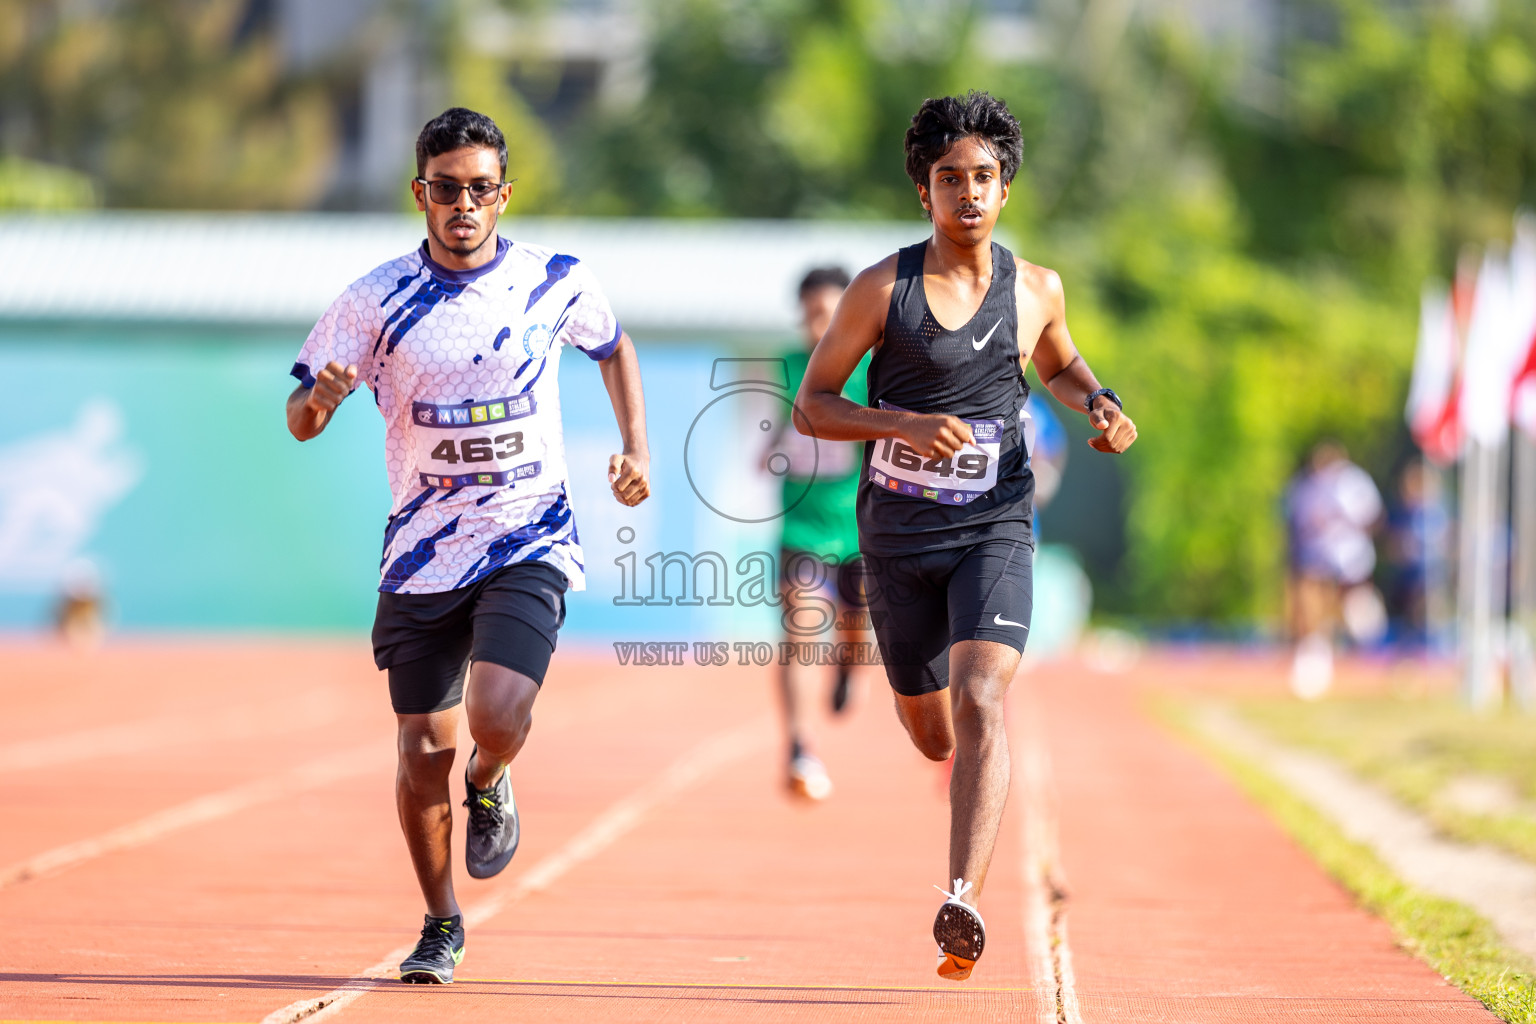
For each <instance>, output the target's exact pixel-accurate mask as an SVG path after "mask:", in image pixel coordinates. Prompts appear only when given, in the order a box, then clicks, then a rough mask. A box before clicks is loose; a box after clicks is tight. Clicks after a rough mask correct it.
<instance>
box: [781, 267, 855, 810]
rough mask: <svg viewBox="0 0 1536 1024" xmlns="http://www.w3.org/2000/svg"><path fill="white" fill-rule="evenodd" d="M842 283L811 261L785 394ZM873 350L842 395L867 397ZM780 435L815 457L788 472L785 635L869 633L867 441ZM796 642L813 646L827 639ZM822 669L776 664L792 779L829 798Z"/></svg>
mask: <svg viewBox="0 0 1536 1024" xmlns="http://www.w3.org/2000/svg"><path fill="white" fill-rule="evenodd" d="M847 287H848V273H847V271H845V270H843V269H842V268H841V267H821V268H817V269H815V270H812V271H810V272H809V273H808V274H806V275H805V279H804V280H803V281H801V282H800V314H801V317H800V325H801V330H802V334H803V337H804V340H805V346H804V348H801V349H798V350H796V351H793V352H788V353H786V354H785V357H784V360H785V364H786V366H787V368H788V371H789V391H790V394H794V393H795V392H797V391H798V390H799V389H800V379H801V378H802V377H803V376H805V368H806V365H807V364H808V363H809V362H810V358H811V349H813V348H815V347H816V343H817V342H818V341H820V340H821V336H822V335H823V334H824V333H826V330H827V326H828V325H829V324H830V323H831V322H832V312H833V310H835V309H836V308H837V300H838V299H839V298H840V297H841V296H842V294H843V289H845V288H847ZM869 358H870V357H869V355H868V354H866V355H865V357H864V361H863V362H862V363H860V364H859V367H858V368H857V369H856V370H855V371H854V372H853V375H852V376H851V377H849V379H848V384H847V386H846V387H844V389H843V394H844V396H846V397H847V398H849V399H851V400H852V401H855V402H858V403H859V404H860V405H863V404H865V403H866V401H867V395H866V388H865V380H864V377H865V373H866V371H867V370H868V369H869ZM780 441H781V444H789V445H796V444H801V445H804V446H805V447H807V449H812V448H813V451H811V450H808V451H807V452H804V453H801V457H799V458H795V459H793V460H792V463H793V464H794V465H795V466H797V467H799V466H809V465H814V466H815V467H816V470H815V476H814V477H811V478H809V479H807V478H806V477H801V476H793V475H790V476H786V477H785V478H784V506H785V510H784V518H783V534H782V536H781V538H780V546H781V553H780V560H779V567H780V569H779V571H780V575H779V589H780V593H781V594H782V596H783V598H784V619H783V621H784V627H785V640H787V641H790V642H795V643H801V644H817V645H819V644H825V643H831V644H834V645H835V644H855V643H859V642H861V641H868V640H869V636H868V634H867V633H866V632H865V631H866V630H867V629H868V622H867V617H868V613H867V612H865V610H864V586H863V562H862V560H861V559H860V557H859V524H858V519H857V518H856V516H857V510H856V504H857V500H858V493H859V478H860V476H861V475H862V470H863V463H864V458H863V454H864V453H863V449H864V446H863V444H861V443H860V442H857V441H852V442H850V441H813V440H812V439H811V438H809V437H805V436H803V435H800V434H798V433H797V432H794V431H793V429H792V428H791V429H790V430H789V431H786V436H785V437H783V438H781V439H780ZM801 650H803V651H806V652H807V653H810V652H819V651H824V650H825V648H819V647H809V648H801ZM832 650H833V656H834V657H833V660H834V661H835V662H836V664H835V666H834V667H835V669H836V672H837V678H836V683H835V684H834V686H833V690H832V710H833V711H834V712H841V711H842V710H843V709H844V708H846V707H847V706H848V675H849V670H850V664H849V662H850V660H851V659H850V657H849V650H850V648H848V647H843V648H841V649H839V648H837V647H835V646H834V647H833V649H832ZM781 660H783V659H781ZM825 670H826V666H825V663H824V662H823V661H822V660H821V659H820V658H819V657H815V656H813V657H809V658H806V657H796V658H791V659H789V660H788V663H787V664H785V665H783V666H782V668H781V670H780V671H781V676H780V679H779V683H780V691H781V692H782V694H783V699H784V720H785V728H786V730H787V731H788V734H789V787H790V789H791V790H792V791H794V792H795V793H798V794H799V795H801V796H804V797H808V798H809V799H812V800H823V799H826V797H828V796H829V795H831V792H832V781H831V779H829V778H828V777H827V771H826V768H825V767H824V766H823V765H822V763H821V761H820V759H819V758H817V757H816V756H815V755H814V754H812V753H811V751H810V748H809V743H808V741H809V736H808V732H807V728H806V725H807V723H806V718H807V715H806V708H807V707H808V705H809V703H810V701H809V695H810V693H811V691H812V689H813V687H814V685H815V681H816V680H817V679H818V678H820V677H821V676H822V675H823V673H824V672H825Z"/></svg>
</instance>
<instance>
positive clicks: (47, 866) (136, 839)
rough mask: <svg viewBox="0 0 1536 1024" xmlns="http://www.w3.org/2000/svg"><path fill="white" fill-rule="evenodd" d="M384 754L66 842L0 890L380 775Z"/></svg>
mask: <svg viewBox="0 0 1536 1024" xmlns="http://www.w3.org/2000/svg"><path fill="white" fill-rule="evenodd" d="M384 753H385V751H384V750H383V749H382V748H380V747H379V746H378V745H377V744H369V745H368V746H363V747H354V748H352V749H350V750H345V751H342V752H341V753H338V754H332V755H331V756H329V757H324V758H320V759H319V760H316V761H311V762H309V763H308V764H303V765H299V766H298V767H297V768H293V769H290V770H289V771H286V772H283V773H282V774H280V775H273V776H269V777H267V778H264V779H257V780H256V781H254V782H247V783H244V784H242V785H239V786H234V787H232V788H230V789H226V790H222V791H220V792H218V793H209V794H208V795H206V796H200V797H197V798H195V799H192V800H188V801H187V802H186V803H184V804H178V805H176V806H175V807H168V808H166V809H165V810H163V811H156V812H155V813H154V814H151V815H149V816H148V817H145V818H140V819H139V820H138V821H134V822H129V823H128V824H126V825H122V826H120V827H118V828H115V829H112V830H111V831H110V832H106V833H103V834H102V835H99V836H93V837H91V838H89V839H81V840H79V841H77V842H73V843H66V844H65V845H63V846H58V847H55V848H54V849H52V850H48V851H47V852H45V853H40V854H38V855H37V856H35V857H30V858H28V859H27V860H24V861H22V862H20V863H18V864H12V865H11V866H10V867H7V868H0V889H3V888H5V887H7V886H11V885H17V884H20V883H22V882H30V881H34V880H36V879H39V878H42V877H44V876H46V875H53V874H57V873H58V872H60V871H64V870H66V869H68V868H72V867H75V866H77V865H79V864H83V863H85V862H86V861H89V860H94V859H96V858H97V857H101V856H103V855H105V854H108V853H113V852H116V851H118V850H128V849H132V848H133V847H135V846H143V845H144V844H145V843H149V842H153V841H154V840H156V839H159V838H160V837H162V836H164V835H167V834H169V833H171V832H176V831H178V830H180V829H184V828H187V827H189V826H191V825H199V824H202V823H204V822H208V821H215V820H217V819H219V818H227V817H229V816H230V815H231V814H236V813H238V812H240V811H243V810H246V809H248V808H251V807H254V806H256V805H257V804H264V803H271V802H272V801H274V800H280V799H283V798H285V797H289V796H292V795H293V794H295V793H301V792H303V791H305V790H308V789H316V788H318V787H320V786H326V785H329V784H331V783H333V782H336V781H338V780H340V779H345V778H349V777H351V776H353V775H361V774H364V773H366V772H370V771H375V770H377V769H378V768H379V766H380V764H381V763H382V760H383V754H384Z"/></svg>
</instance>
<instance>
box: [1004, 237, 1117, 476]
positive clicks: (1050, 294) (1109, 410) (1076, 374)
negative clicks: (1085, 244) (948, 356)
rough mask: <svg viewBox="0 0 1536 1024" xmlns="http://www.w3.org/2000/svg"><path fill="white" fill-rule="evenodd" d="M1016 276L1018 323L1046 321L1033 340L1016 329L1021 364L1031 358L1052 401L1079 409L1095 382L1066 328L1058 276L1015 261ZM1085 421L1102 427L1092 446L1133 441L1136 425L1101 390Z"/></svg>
mask: <svg viewBox="0 0 1536 1024" xmlns="http://www.w3.org/2000/svg"><path fill="white" fill-rule="evenodd" d="M1018 281H1019V323H1021V324H1026V323H1040V322H1044V324H1045V327H1044V328H1043V329H1042V330H1041V331H1040V334H1039V336H1038V337H1036V338H1034V339H1030V338H1028V337H1027V336H1026V334H1025V332H1024V331H1020V332H1019V362H1020V365H1021V366H1027V365H1028V364H1029V361H1030V360H1031V359H1033V360H1034V362H1035V372H1036V373H1037V374H1039V376H1040V380H1041V382H1042V383H1044V384H1045V386H1046V389H1047V390H1048V391H1050V393H1051V394H1052V395H1054V396H1055V398H1056V400H1057V401H1058V402H1060V403H1061V404H1062V405H1065V406H1066V407H1067V408H1069V409H1079V410H1082V409H1083V400H1084V399H1086V398H1087V397H1088V396H1089V395H1091V394H1093V393H1094V392H1095V391H1097V390H1098V389H1099V387H1100V384H1099V381H1098V378H1097V377H1095V376H1094V375H1093V371H1092V370H1091V369H1089V368H1088V364H1087V362H1085V361H1084V360H1083V357H1082V355H1081V354H1080V353H1079V352H1078V351H1077V346H1076V345H1075V344H1073V342H1072V332H1071V331H1069V330H1068V329H1067V300H1066V293H1065V292H1064V291H1063V289H1062V287H1061V278H1060V277H1058V276H1057V274H1056V272H1055V271H1053V270H1047V269H1045V268H1044V267H1037V266H1035V265H1034V264H1032V263H1026V262H1025V261H1023V260H1019V276H1018ZM1026 346H1028V347H1026ZM1088 422H1090V423H1092V424H1093V428H1094V429H1095V430H1098V431H1101V432H1102V433H1100V435H1099V436H1098V437H1095V438H1090V439H1089V441H1088V444H1089V446H1090V447H1092V448H1094V449H1095V450H1097V451H1101V452H1110V453H1113V454H1117V455H1118V454H1119V453H1120V452H1123V451H1125V450H1126V449H1127V448H1129V447H1130V446H1131V444H1132V443H1133V442H1134V441H1135V440H1136V424H1135V423H1133V422H1131V418H1130V417H1129V416H1127V415H1126V414H1125V413H1123V412H1121V411H1120V407H1119V406H1117V405H1116V404H1115V403H1114V402H1113V401H1111V400H1110V399H1109V397H1108V396H1106V395H1100V396H1099V397H1098V398H1095V399H1094V400H1093V409H1092V410H1091V411H1088Z"/></svg>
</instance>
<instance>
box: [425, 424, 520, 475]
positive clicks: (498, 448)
mask: <svg viewBox="0 0 1536 1024" xmlns="http://www.w3.org/2000/svg"><path fill="white" fill-rule="evenodd" d="M522 450H523V432H522V431H521V430H519V431H516V432H515V433H511V434H500V435H498V436H496V437H466V438H464V439H463V440H462V441H460V442H458V443H457V444H455V443H454V442H453V440H452V439H449V440H447V441H443V442H441V443H440V444H438V446H437V447H436V448H433V449H432V458H434V459H436V460H437V461H439V462H446V463H448V464H449V465H450V466H457V465H458V464H459V463H460V462H491V461H493V460H495V459H510V458H512V457H513V456H515V455H517V454H518V453H520V452H521V451H522Z"/></svg>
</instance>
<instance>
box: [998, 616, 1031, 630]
mask: <svg viewBox="0 0 1536 1024" xmlns="http://www.w3.org/2000/svg"><path fill="white" fill-rule="evenodd" d="M992 621H993V622H995V623H997V624H998V625H999V626H1018V627H1019V628H1020V629H1022V630H1024V631H1025V632H1028V631H1029V627H1028V626H1026V625H1024V623H1022V622H1010V621H1008V620H1007V619H1005V618H1003V617H1002V615H994V616H992Z"/></svg>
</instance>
